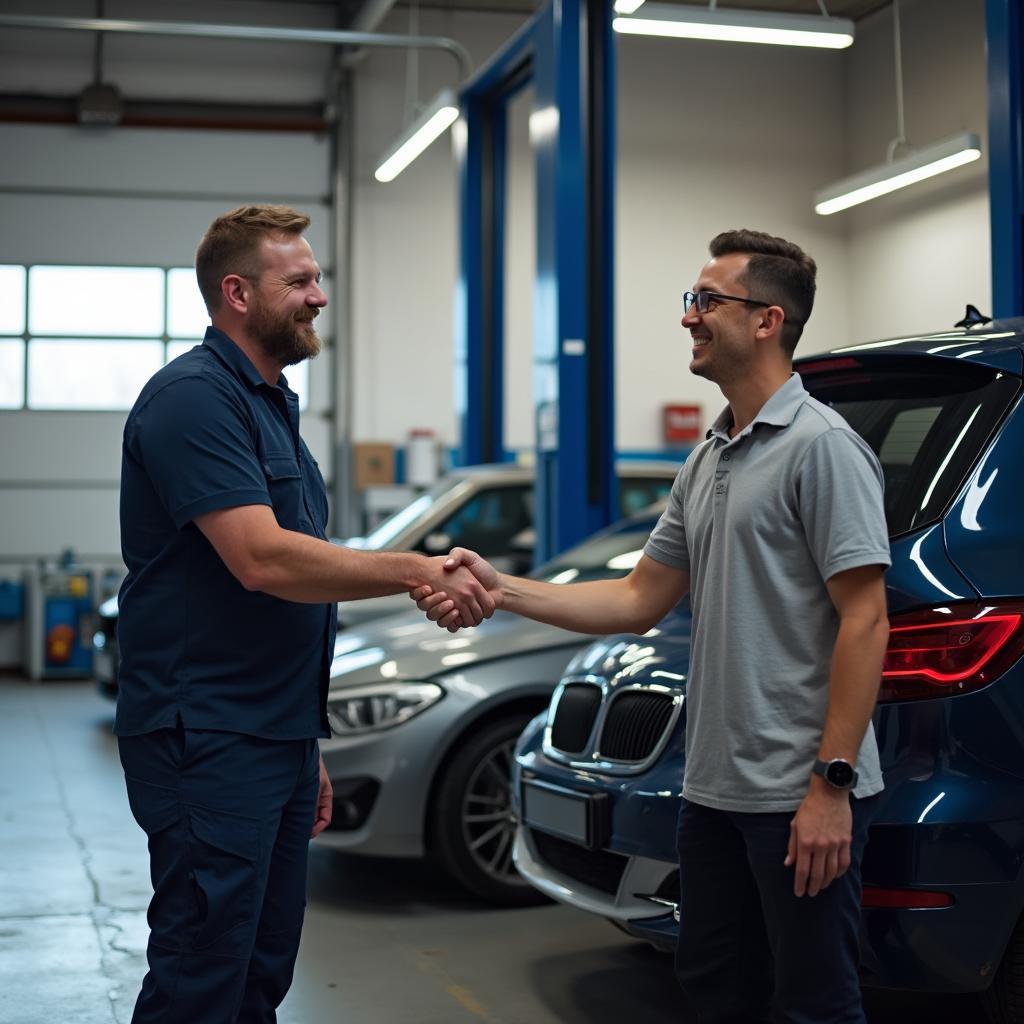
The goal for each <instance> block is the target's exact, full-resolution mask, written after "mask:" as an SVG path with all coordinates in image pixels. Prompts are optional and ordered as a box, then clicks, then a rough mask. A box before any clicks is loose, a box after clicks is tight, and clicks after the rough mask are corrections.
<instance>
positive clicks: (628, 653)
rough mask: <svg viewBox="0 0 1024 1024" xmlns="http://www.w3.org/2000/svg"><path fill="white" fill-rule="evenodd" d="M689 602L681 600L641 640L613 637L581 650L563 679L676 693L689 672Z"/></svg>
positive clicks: (683, 689)
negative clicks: (593, 680) (600, 680)
mask: <svg viewBox="0 0 1024 1024" xmlns="http://www.w3.org/2000/svg"><path fill="white" fill-rule="evenodd" d="M691 625H692V618H691V615H690V605H689V601H687V600H684V601H682V602H681V603H680V604H679V605H677V606H676V607H675V608H674V609H673V610H672V611H671V612H669V613H668V615H666V616H665V618H663V619H662V620H661V622H659V623H658V625H657V626H655V627H654V629H651V630H648V631H647V632H646V633H645V634H644V635H643V636H635V635H633V634H631V633H620V634H613V635H612V636H606V637H601V639H600V640H597V641H595V642H594V643H592V644H589V645H588V646H587V647H584V648H583V650H582V651H580V652H579V653H578V654H577V655H576V656H575V657H574V658H573V659H572V661H571V662H570V663H569V665H568V666H567V667H566V670H565V672H564V673H563V676H562V678H563V679H570V678H573V677H575V678H579V677H580V676H598V677H602V678H604V679H609V680H610V679H615V680H618V681H619V682H620V683H621V682H629V683H656V684H658V685H661V686H668V687H671V688H673V689H676V690H679V691H680V692H682V691H685V689H686V679H687V675H688V673H689V670H690V627H691Z"/></svg>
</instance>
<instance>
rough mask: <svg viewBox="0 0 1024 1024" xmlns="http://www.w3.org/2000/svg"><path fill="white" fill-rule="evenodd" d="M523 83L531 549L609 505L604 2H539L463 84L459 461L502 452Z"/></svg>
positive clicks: (569, 536)
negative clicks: (532, 226)
mask: <svg viewBox="0 0 1024 1024" xmlns="http://www.w3.org/2000/svg"><path fill="white" fill-rule="evenodd" d="M530 82H532V83H533V85H534V108H533V116H532V117H531V141H532V144H533V147H534V150H535V158H536V174H537V277H536V281H535V290H534V404H535V410H536V412H535V414H536V426H537V470H536V471H537V490H536V502H537V511H536V516H535V519H536V523H537V557H538V559H546V558H549V557H551V556H553V555H554V554H556V553H557V552H559V551H561V550H563V549H565V548H566V547H569V546H570V545H572V544H574V543H576V542H578V541H580V540H582V539H583V538H584V537H586V536H587V535H588V534H590V533H592V532H593V531H594V530H596V529H598V528H599V527H601V526H604V525H606V524H607V523H609V522H611V521H612V520H613V519H615V518H616V517H617V507H618V506H617V482H616V477H615V459H614V429H615V415H614V413H615V408H614V336H613V315H614V305H613V292H614V262H613V260H614V160H615V117H614V105H615V98H614V97H615V67H614V48H613V43H612V32H611V5H610V4H608V3H606V2H605V0H558V2H554V0H553V2H552V3H549V4H548V5H547V6H546V7H545V8H544V9H543V10H541V11H540V12H538V14H537V15H536V16H535V17H534V18H533V19H532V20H531V21H530V22H529V23H528V24H527V25H525V26H524V27H523V28H522V29H521V30H520V32H519V33H517V34H516V35H515V36H514V37H513V38H512V39H511V40H510V41H509V42H508V43H507V44H506V46H505V47H504V48H503V49H502V50H501V51H500V52H499V53H498V54H497V55H496V56H495V57H494V58H493V59H492V60H491V61H490V62H489V63H488V64H487V65H486V66H485V67H483V68H482V69H481V70H480V71H479V72H478V73H477V74H476V75H475V76H474V78H473V79H471V80H470V82H468V83H467V84H466V85H465V86H464V87H463V89H462V94H461V99H462V113H463V118H464V135H463V136H462V141H461V145H460V146H459V147H458V148H457V159H458V164H459V178H460V207H461V209H460V213H461V231H460V239H461V258H460V259H461V269H460V275H459V288H458V296H457V303H458V307H459V308H458V314H457V317H456V324H457V328H456V330H457V340H456V352H457V373H458V375H459V379H458V380H457V382H456V395H457V402H458V412H459V414H460V417H461V426H462V457H463V460H464V461H466V462H482V461H495V460H498V459H500V458H502V457H503V456H504V439H503V422H502V421H503V415H504V412H503V408H504V407H503V401H504V395H503V390H504V384H503V374H502V362H503V346H504V338H503V324H504V288H503V278H504V217H505V194H504V185H505V165H506V158H507V151H506V123H507V115H506V111H507V104H508V100H509V99H510V98H511V97H512V96H514V95H515V94H516V93H517V92H518V91H519V89H521V88H522V87H523V86H524V85H526V84H528V83H530Z"/></svg>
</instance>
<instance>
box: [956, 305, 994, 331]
mask: <svg viewBox="0 0 1024 1024" xmlns="http://www.w3.org/2000/svg"><path fill="white" fill-rule="evenodd" d="M990 323H992V317H990V316H985V314H984V313H981V312H979V311H978V307H977V306H972V305H971V304H970V303H969V302H968V303H967V312H966V313H964V318H963V320H957V322H956V323H955V324H953V326H954V327H974V326H975V325H976V324H990Z"/></svg>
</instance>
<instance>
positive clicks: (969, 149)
mask: <svg viewBox="0 0 1024 1024" xmlns="http://www.w3.org/2000/svg"><path fill="white" fill-rule="evenodd" d="M892 16H893V52H894V62H895V67H896V138H894V139H893V140H892V141H891V142H890V143H889V150H888V154H887V160H886V162H885V163H884V164H881V165H879V166H877V167H872V168H870V169H868V170H866V171H860V172H858V173H857V174H852V175H850V176H849V177H848V178H843V179H842V180H840V181H836V182H833V184H831V185H826V186H825V187H824V188H821V189H819V190H818V191H817V192H815V193H814V212H815V213H819V214H821V215H822V216H823V217H827V216H828V215H829V214H832V213H838V212H839V211H840V210H848V209H849V208H850V207H851V206H857V205H858V204H860V203H866V202H868V200H870V199H877V198H878V197H879V196H884V195H886V194H887V193H889V192H895V191H896V190H897V189H901V188H906V187H907V186H908V185H913V184H915V183H916V182H919V181H924V180H925V178H932V177H934V176H935V175H936V174H943V173H944V172H946V171H951V170H953V168H954V167H962V166H963V165H964V164H969V163H971V162H972V161H974V160H977V159H978V158H979V157H980V156H981V141H980V140H979V138H978V136H977V135H975V134H974V132H960V133H959V134H957V135H954V136H953V137H952V138H949V139H944V140H943V141H942V142H937V143H934V144H933V145H931V146H924V147H922V148H919V149H911V150H910V152H909V153H908V154H907V155H906V156H903V157H900V158H899V159H897V158H896V151H897V150H898V149H899V148H900V147H901V146H905V147H907V138H906V134H905V126H904V115H903V57H902V43H901V38H900V0H893V4H892ZM907 148H908V149H909V147H907Z"/></svg>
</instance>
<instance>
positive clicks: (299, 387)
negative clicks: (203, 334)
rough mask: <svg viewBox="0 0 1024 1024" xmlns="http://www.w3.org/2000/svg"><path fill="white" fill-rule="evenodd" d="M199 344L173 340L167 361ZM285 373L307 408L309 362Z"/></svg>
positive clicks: (286, 368)
mask: <svg viewBox="0 0 1024 1024" xmlns="http://www.w3.org/2000/svg"><path fill="white" fill-rule="evenodd" d="M197 344H199V343H198V342H195V341H171V342H168V343H167V361H168V362H170V361H171V360H172V359H177V358H178V356H180V355H181V354H182V353H183V352H188V351H189V350H190V349H192V348H195V346H196V345H197ZM284 375H285V377H287V379H288V387H290V388H291V389H292V391H294V392H295V394H297V395H298V396H299V408H300V409H306V408H308V406H309V363H308V362H303V363H299V364H298V366H286V367H285V368H284Z"/></svg>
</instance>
